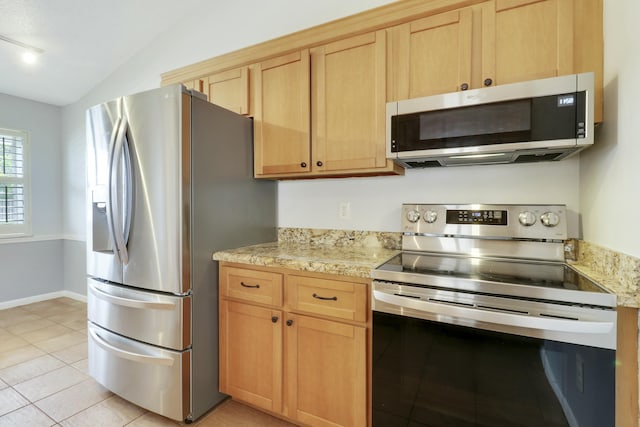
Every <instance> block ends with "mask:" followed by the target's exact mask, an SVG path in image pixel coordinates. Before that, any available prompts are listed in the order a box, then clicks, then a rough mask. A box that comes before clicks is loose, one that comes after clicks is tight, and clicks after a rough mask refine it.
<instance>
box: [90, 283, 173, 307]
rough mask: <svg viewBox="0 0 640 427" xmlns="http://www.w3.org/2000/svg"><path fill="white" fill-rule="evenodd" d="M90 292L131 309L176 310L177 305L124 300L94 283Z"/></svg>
mask: <svg viewBox="0 0 640 427" xmlns="http://www.w3.org/2000/svg"><path fill="white" fill-rule="evenodd" d="M88 287H89V290H90V291H91V292H92V293H93V294H94V295H95V296H96V297H98V298H100V299H102V300H104V301H107V302H110V303H112V304H115V305H120V306H124V307H131V308H142V309H152V310H173V309H174V308H175V306H176V305H175V304H174V303H171V302H161V301H140V300H135V299H130V298H122V297H117V296H115V295H111V294H109V293H107V292H105V291H103V290H102V289H99V288H97V287H96V286H95V285H93V284H92V283H89V285H88Z"/></svg>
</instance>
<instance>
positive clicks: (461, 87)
mask: <svg viewBox="0 0 640 427" xmlns="http://www.w3.org/2000/svg"><path fill="white" fill-rule="evenodd" d="M467 89H469V84H468V83H462V84H461V85H460V90H467Z"/></svg>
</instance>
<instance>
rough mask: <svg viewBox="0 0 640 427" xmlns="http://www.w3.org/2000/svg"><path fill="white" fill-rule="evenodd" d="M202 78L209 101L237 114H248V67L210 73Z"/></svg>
mask: <svg viewBox="0 0 640 427" xmlns="http://www.w3.org/2000/svg"><path fill="white" fill-rule="evenodd" d="M203 80H204V93H205V94H206V95H207V97H208V98H209V102H211V103H212V104H216V105H219V106H221V107H224V108H226V109H227V110H231V111H233V112H236V113H238V114H243V115H245V116H246V115H249V114H250V111H249V67H241V68H236V69H233V70H229V71H224V72H222V73H216V74H211V75H210V76H207V77H206V78H205V79H203Z"/></svg>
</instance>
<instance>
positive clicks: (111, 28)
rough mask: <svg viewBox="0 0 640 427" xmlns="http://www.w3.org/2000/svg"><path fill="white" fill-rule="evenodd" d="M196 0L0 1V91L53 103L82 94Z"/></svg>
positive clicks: (191, 7)
mask: <svg viewBox="0 0 640 427" xmlns="http://www.w3.org/2000/svg"><path fill="white" fill-rule="evenodd" d="M202 1H203V0H180V1H176V0H0V37H7V38H10V39H13V40H15V41H17V42H19V43H22V44H26V45H29V46H32V47H34V48H37V49H41V50H42V51H43V52H42V53H40V54H36V57H37V61H36V63H34V64H27V63H25V62H24V61H23V60H22V53H23V52H24V50H25V49H24V48H23V47H19V46H17V45H14V44H12V43H8V42H6V41H3V40H0V93H5V94H8V95H13V96H18V97H22V98H27V99H32V100H36V101H40V102H45V103H48V104H53V105H67V104H70V103H73V102H75V101H77V100H78V99H80V98H81V97H82V96H83V95H85V94H86V93H87V92H88V91H89V90H91V89H92V88H93V87H94V86H96V85H97V84H98V83H99V82H101V81H102V80H104V79H105V78H106V77H108V76H109V75H110V74H111V73H112V72H113V71H114V70H116V69H117V68H118V67H119V66H120V65H121V64H123V63H124V62H126V61H127V59H129V58H130V57H131V56H132V55H134V54H135V53H136V52H137V51H138V50H140V49H141V48H143V47H144V46H146V45H147V44H148V43H150V42H151V41H152V40H153V39H154V38H156V37H157V36H158V35H160V34H161V33H162V32H164V31H166V30H167V29H168V28H169V27H170V26H171V25H172V24H173V23H175V22H176V21H177V20H179V19H182V18H184V17H186V16H187V15H188V14H189V13H190V12H192V11H193V10H197V7H196V6H197V5H198V4H199V3H201V2H202Z"/></svg>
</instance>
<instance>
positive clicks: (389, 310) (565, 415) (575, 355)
mask: <svg viewBox="0 0 640 427" xmlns="http://www.w3.org/2000/svg"><path fill="white" fill-rule="evenodd" d="M393 286H397V288H396V289H395V292H393V291H392V289H393V288H392V287H393ZM381 287H382V288H384V290H385V291H386V292H383V293H381V290H380V289H381ZM385 287H386V288H385ZM407 288H410V287H409V286H406V285H399V284H390V283H379V282H376V281H374V300H373V307H374V313H373V361H372V369H373V374H372V384H373V403H372V411H373V417H372V420H373V426H374V427H382V426H385V427H392V426H409V425H410V426H491V427H500V426H505V427H506V426H532V427H533V426H535V427H538V426H545V427H556V426H580V427H592V426H593V427H596V426H597V427H608V426H611V427H613V426H614V425H615V400H614V399H615V367H614V366H615V365H614V362H615V349H613V348H602V347H601V346H598V345H596V344H591V345H585V344H575V343H569V342H565V341H566V340H564V341H563V340H561V339H550V338H548V337H547V336H545V334H546V333H545V332H544V327H541V329H538V331H539V333H531V334H529V335H538V336H537V337H536V336H526V332H527V329H529V330H533V331H535V330H536V328H523V329H522V330H521V331H520V333H517V331H518V330H517V329H513V330H511V332H506V331H507V330H508V329H509V328H511V327H512V325H511V326H509V325H500V324H499V320H496V322H498V323H494V324H493V325H492V322H489V321H488V318H483V319H482V320H473V314H471V315H470V316H466V315H463V314H462V313H465V311H458V312H457V313H456V315H452V312H450V311H449V312H446V311H444V310H443V311H442V312H440V313H437V312H435V313H434V312H433V311H432V310H430V308H429V307H430V306H429V305H428V304H429V302H428V301H426V300H425V297H424V296H420V293H421V292H422V291H424V290H425V289H423V288H416V289H415V290H414V292H411V290H407ZM437 292H440V294H439V295H437V296H435V297H432V298H431V299H432V301H431V303H433V304H435V305H436V306H443V307H444V308H445V309H450V308H453V309H463V310H467V309H468V310H474V311H475V310H477V311H478V312H479V313H478V315H479V316H481V317H483V316H485V315H486V314H487V312H488V313H489V314H492V312H495V313H494V314H505V315H509V316H507V317H501V316H498V319H501V318H504V319H511V317H510V315H515V316H518V315H520V316H525V314H524V313H519V312H521V311H523V310H521V308H522V307H521V306H520V305H518V304H519V302H517V301H515V302H514V304H515V307H516V308H514V312H513V313H505V312H504V310H493V309H492V308H491V307H490V308H487V309H485V310H483V309H482V308H477V309H476V308H473V307H471V306H469V305H462V304H467V302H463V301H464V298H463V297H462V296H460V295H458V297H459V298H460V299H459V300H458V302H459V303H460V304H458V302H455V301H450V297H451V296H450V295H447V292H446V291H437ZM384 294H386V295H391V296H393V297H396V298H397V299H393V298H391V299H390V298H385V296H384ZM381 299H386V301H381ZM436 299H439V300H440V301H433V300H436ZM402 301H406V302H407V304H405V303H404V302H402ZM394 302H397V303H398V304H394ZM422 303H424V305H421V304H422ZM424 310H426V311H424ZM594 311H600V312H604V311H606V310H594ZM454 312H455V310H454ZM613 315H614V318H613V320H612V325H613V331H614V338H615V311H613ZM465 317H466V318H465ZM542 317H543V318H544V316H542ZM427 319H429V320H427ZM533 320H535V319H533ZM541 320H544V319H541ZM551 320H562V319H560V318H557V319H551ZM565 320H567V321H569V319H565ZM609 320H611V319H609ZM523 321H524V320H523ZM530 321H532V320H531V319H530V320H526V322H530ZM574 322H576V324H575V326H574V328H575V331H574V335H575V334H577V335H579V334H580V332H578V331H579V330H581V329H584V328H585V327H586V326H585V324H584V322H583V323H582V324H581V323H580V321H579V319H578V320H574ZM543 323H544V322H543ZM593 323H597V322H588V323H587V325H591V326H594V325H593ZM602 323H611V322H610V321H604V322H602ZM549 325H551V327H552V329H553V328H555V327H554V326H553V323H552V324H549ZM560 325H563V327H564V325H565V324H564V323H560ZM492 326H493V327H492ZM505 327H506V329H505ZM598 327H600V328H603V327H608V326H602V325H599V326H598V325H596V329H597V328H598ZM488 329H493V330H488ZM556 329H557V328H556ZM548 332H553V331H547V334H548ZM583 333H584V332H583ZM614 348H615V346H614Z"/></svg>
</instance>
